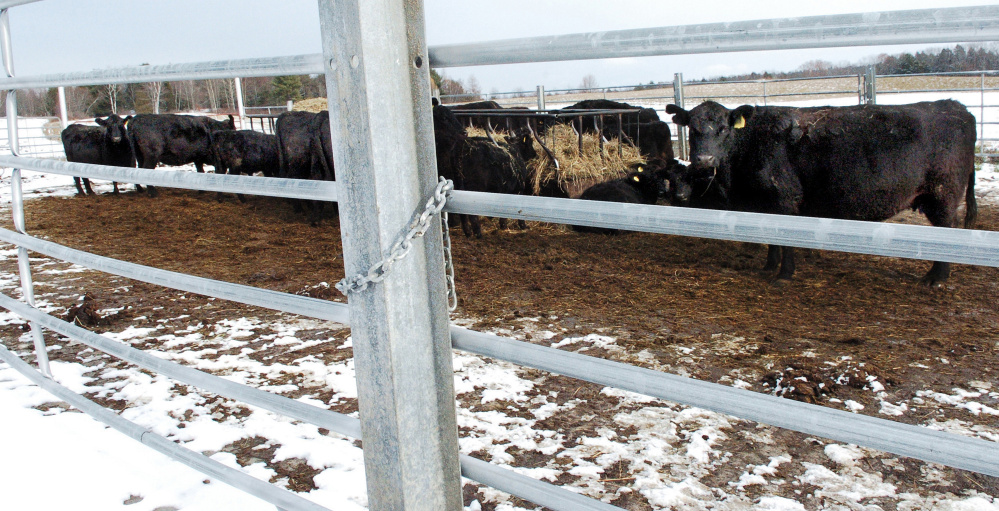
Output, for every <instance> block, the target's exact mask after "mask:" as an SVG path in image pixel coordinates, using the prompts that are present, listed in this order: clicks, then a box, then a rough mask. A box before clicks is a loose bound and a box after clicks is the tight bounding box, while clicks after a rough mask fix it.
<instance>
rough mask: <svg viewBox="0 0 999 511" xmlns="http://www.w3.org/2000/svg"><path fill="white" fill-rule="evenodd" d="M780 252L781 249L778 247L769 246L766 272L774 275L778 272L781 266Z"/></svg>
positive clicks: (765, 266) (764, 267) (764, 268)
mask: <svg viewBox="0 0 999 511" xmlns="http://www.w3.org/2000/svg"><path fill="white" fill-rule="evenodd" d="M780 252H781V250H780V247H779V246H777V245H769V246H767V264H765V265H764V266H763V271H764V272H767V273H773V272H775V271H777V267H778V266H779V265H780V256H781V253H780Z"/></svg>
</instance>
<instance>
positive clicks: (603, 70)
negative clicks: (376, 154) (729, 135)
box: [10, 0, 995, 92]
mask: <svg viewBox="0 0 999 511" xmlns="http://www.w3.org/2000/svg"><path fill="white" fill-rule="evenodd" d="M990 3H995V0H993V1H991V2H990V1H975V0H904V1H900V0H837V1H836V2H828V1H825V2H820V1H814V0H767V1H766V2H763V1H755V2H753V1H746V0H699V1H696V2H676V1H667V0H614V1H608V0H600V1H591V0H545V1H537V0H503V1H499V2H496V1H481V0H479V1H475V0H463V1H462V0H426V1H425V3H424V6H425V12H426V21H427V27H426V31H427V40H428V42H429V44H430V45H431V46H433V45H437V44H452V43H461V42H479V41H492V40H500V39H510V38H519V37H530V36H543V35H556V34H568V33H577V32H593V31H606V30H619V29H629V28H648V27H658V26H672V25H688V24H698V23H713V22H724V21H743V20H754V19H770V18H786V17H798V16H812V15H821V14H843V13H855V12H871V11H886V10H903V9H922V8H934V7H956V6H965V5H984V4H990ZM317 13H318V8H317V3H316V2H315V1H314V0H280V1H278V0H270V1H267V0H172V1H168V2H164V1H156V0H129V1H126V0H47V1H44V2H38V3H34V4H28V5H24V6H18V7H14V8H12V9H11V10H10V23H11V34H12V37H13V46H14V64H15V72H16V74H18V75H22V76H27V75H36V74H45V73H55V72H62V71H87V70H91V69H95V68H107V67H119V66H126V65H137V64H142V63H149V64H154V65H156V64H171V63H181V62H197V61H208V60H224V59H233V58H248V57H269V56H281V55H299V54H308V53H318V52H320V51H321V47H320V38H319V22H318V20H317V15H318V14H317ZM923 48H924V47H922V46H919V47H879V48H838V49H824V50H795V51H772V52H752V53H727V54H704V55H690V56H674V57H645V58H624V59H607V60H600V61H585V62H557V63H545V64H511V65H504V66H488V67H478V68H454V69H445V70H443V71H444V73H445V74H446V75H447V76H450V77H453V78H462V79H466V80H467V78H468V77H469V76H470V75H474V76H475V78H476V80H477V81H478V82H479V85H480V87H481V89H482V90H483V92H508V91H514V90H518V89H522V90H533V89H534V88H535V86H537V85H544V86H545V87H546V88H547V89H549V90H551V89H559V88H568V87H577V86H579V84H580V82H581V81H582V78H583V77H584V76H586V75H588V74H592V75H594V77H596V81H597V84H598V85H601V86H612V85H635V84H638V83H648V82H649V81H650V80H651V81H656V82H659V81H672V79H673V74H674V73H677V72H682V73H683V74H684V77H685V78H687V79H699V78H703V77H712V76H721V75H729V74H734V73H742V72H752V71H787V70H792V69H795V68H797V67H798V66H800V65H801V64H803V63H804V62H807V61H809V60H813V59H822V60H828V61H831V62H834V63H839V62H857V61H862V60H865V59H871V58H873V57H875V56H876V55H878V54H879V53H898V52H901V51H915V50H918V49H923Z"/></svg>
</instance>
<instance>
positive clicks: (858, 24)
mask: <svg viewBox="0 0 999 511" xmlns="http://www.w3.org/2000/svg"><path fill="white" fill-rule="evenodd" d="M997 39H999V6H994V5H989V6H980V7H950V8H943V9H919V10H908V11H883V12H869V13H858V14H837V15H830V16H804V17H800V18H778V19H767V20H752V21H738V22H727V23H706V24H700V25H681V26H672V27H658V28H644V29H632V30H617V31H608V32H591V33H581V34H568V35H556V36H543V37H528V38H520V39H506V40H501V41H487V42H480V43H474V44H453V45H441V46H435V47H432V48H430V63H431V65H433V66H434V67H435V68H445V67H462V66H485V65H495V64H515V63H528V62H554V61H565V60H585V59H603V58H621V57H649V56H657V55H690V54H696V53H725V52H736V51H762V50H792V49H812V48H835V47H844V46H880V45H891V44H935V43H959V42H972V41H983V42H984V41H995V40H997Z"/></svg>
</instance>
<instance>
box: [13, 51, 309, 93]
mask: <svg viewBox="0 0 999 511" xmlns="http://www.w3.org/2000/svg"><path fill="white" fill-rule="evenodd" d="M321 59H322V56H321V55H318V54H309V55H294V56H288V57H268V58H254V59H233V60H218V61H209V62H193V63H185V64H167V65H159V66H135V67H123V68H117V69H101V70H96V71H84V72H75V73H54V74H47V75H39V76H28V77H20V76H19V77H15V78H7V79H0V90H10V89H35V88H41V87H58V86H63V87H69V86H85V85H95V84H109V85H110V84H121V83H146V82H170V81H179V80H208V79H212V78H235V77H238V76H286V75H305V74H318V73H322V71H323V63H322V60H321Z"/></svg>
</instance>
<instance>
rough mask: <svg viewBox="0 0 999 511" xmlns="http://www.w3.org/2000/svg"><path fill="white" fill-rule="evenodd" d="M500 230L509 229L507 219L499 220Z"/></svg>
mask: <svg viewBox="0 0 999 511" xmlns="http://www.w3.org/2000/svg"><path fill="white" fill-rule="evenodd" d="M499 228H500V229H503V230H506V228H507V222H506V219H505V218H500V219H499Z"/></svg>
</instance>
